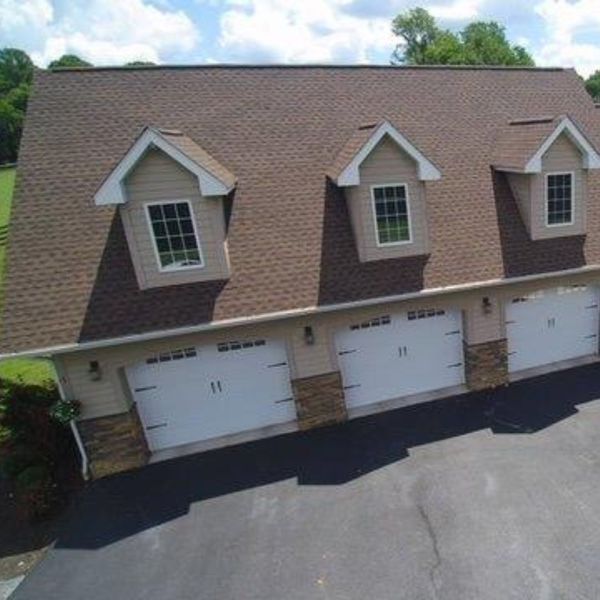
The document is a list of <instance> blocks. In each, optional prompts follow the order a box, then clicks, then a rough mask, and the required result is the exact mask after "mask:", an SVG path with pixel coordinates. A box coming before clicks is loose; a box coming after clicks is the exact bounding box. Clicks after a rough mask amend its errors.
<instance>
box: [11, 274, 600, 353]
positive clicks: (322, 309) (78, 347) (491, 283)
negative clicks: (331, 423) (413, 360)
mask: <svg viewBox="0 0 600 600" xmlns="http://www.w3.org/2000/svg"><path fill="white" fill-rule="evenodd" d="M586 273H590V274H593V273H596V274H599V275H600V264H597V265H589V266H585V267H579V268H576V269H566V270H564V271H550V272H548V273H542V274H536V275H523V276H521V277H512V278H510V279H488V280H485V281H474V282H470V283H461V284H456V285H448V286H444V287H439V288H429V289H425V290H421V291H418V292H409V293H406V294H394V295H391V296H381V297H378V298H370V299H367V300H356V301H354V302H342V303H338V304H327V305H323V306H308V307H305V308H296V309H291V310H282V311H276V312H272V313H263V314H260V315H254V316H242V317H235V318H232V319H223V320H221V321H212V322H210V323H200V324H198V325H188V326H185V327H177V328H173V329H162V330H158V331H149V332H146V333H139V334H131V335H124V336H121V337H116V338H106V339H103V340H94V341H90V342H78V343H72V344H62V345H57V346H47V347H42V348H35V349H33V350H25V351H22V352H12V353H5V354H0V360H4V359H8V358H17V357H25V356H52V355H55V354H66V353H70V352H78V351H83V350H96V349H98V348H109V347H110V346H119V345H121V344H134V343H137V342H145V341H148V340H156V339H160V338H165V337H176V336H179V335H186V334H189V333H201V332H204V331H213V330H218V329H226V328H228V327H237V326H241V325H251V324H255V323H268V322H270V321H278V320H281V319H291V318H295V317H306V316H311V315H317V314H323V313H329V312H335V311H338V310H348V309H352V308H361V307H366V306H379V305H380V304H388V303H390V302H402V301H404V300H412V299H417V298H429V297H432V296H439V295H441V294H449V293H457V292H467V291H475V290H480V289H486V288H489V287H504V286H506V285H512V284H515V283H524V282H528V281H544V280H545V279H550V278H552V277H568V276H570V275H584V274H586Z"/></svg>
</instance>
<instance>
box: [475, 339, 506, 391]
mask: <svg viewBox="0 0 600 600" xmlns="http://www.w3.org/2000/svg"><path fill="white" fill-rule="evenodd" d="M464 354H465V377H466V381H467V387H468V388H469V389H470V390H473V391H477V390H485V389H490V388H495V387H499V386H501V385H507V384H508V381H509V380H508V350H507V343H506V339H501V340H492V341H490V342H483V343H481V344H471V345H469V344H467V343H466V342H465V345H464Z"/></svg>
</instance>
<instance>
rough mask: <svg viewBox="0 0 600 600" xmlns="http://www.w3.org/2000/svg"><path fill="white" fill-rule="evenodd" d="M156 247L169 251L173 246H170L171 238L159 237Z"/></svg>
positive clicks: (162, 250) (159, 249)
mask: <svg viewBox="0 0 600 600" xmlns="http://www.w3.org/2000/svg"><path fill="white" fill-rule="evenodd" d="M156 247H157V248H158V251H159V252H168V251H169V250H170V249H171V248H170V247H169V240H168V239H167V238H157V240H156Z"/></svg>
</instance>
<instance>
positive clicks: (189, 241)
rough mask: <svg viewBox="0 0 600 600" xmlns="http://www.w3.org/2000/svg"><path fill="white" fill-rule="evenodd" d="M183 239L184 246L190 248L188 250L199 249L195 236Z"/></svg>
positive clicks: (187, 236)
mask: <svg viewBox="0 0 600 600" xmlns="http://www.w3.org/2000/svg"><path fill="white" fill-rule="evenodd" d="M183 239H184V244H185V247H186V248H188V249H195V248H196V247H197V245H196V238H195V236H193V235H186V236H185V237H184V238H183Z"/></svg>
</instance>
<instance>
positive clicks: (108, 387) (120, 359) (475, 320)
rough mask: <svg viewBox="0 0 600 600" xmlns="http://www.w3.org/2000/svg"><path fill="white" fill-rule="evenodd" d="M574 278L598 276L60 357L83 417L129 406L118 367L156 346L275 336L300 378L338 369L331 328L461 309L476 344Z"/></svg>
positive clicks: (498, 332) (160, 348) (497, 335)
mask: <svg viewBox="0 0 600 600" xmlns="http://www.w3.org/2000/svg"><path fill="white" fill-rule="evenodd" d="M575 283H593V284H595V285H598V284H599V283H600V279H598V277H596V278H594V279H592V277H591V276H590V275H589V274H582V275H579V276H571V277H562V278H559V277H557V278H552V279H548V280H545V281H537V282H530V283H522V284H518V285H513V286H506V287H497V288H488V289H482V290H475V291H472V292H457V293H448V294H444V295H441V296H438V297H430V298H423V299H415V300H407V301H404V302H395V303H386V304H381V305H379V306H370V307H364V308H356V309H351V310H345V311H336V312H332V313H322V314H318V315H313V316H307V317H303V318H300V317H298V318H294V319H289V320H285V321H278V322H272V323H263V324H257V325H248V326H240V327H234V328H231V329H223V330H217V331H212V332H206V333H196V334H189V335H183V336H178V337H173V338H163V339H159V340H153V341H148V342H142V343H136V344H125V345H121V346H115V347H112V348H105V349H99V350H93V351H92V350H90V351H85V352H80V353H76V354H70V355H65V356H64V359H63V364H64V373H65V375H66V377H67V380H68V384H69V385H68V389H70V393H71V395H72V396H73V397H74V398H77V399H78V400H80V401H81V402H82V405H83V410H82V418H84V419H85V418H92V417H98V416H105V415H110V414H116V413H119V412H123V411H125V410H127V408H128V406H129V398H128V396H127V392H126V389H125V388H124V386H123V382H122V378H121V377H120V373H121V372H122V371H123V369H124V368H125V367H127V366H130V365H133V364H136V363H137V362H140V361H142V360H145V359H146V358H148V357H149V356H152V355H153V354H156V353H158V352H162V351H166V350H173V349H177V348H185V347H188V346H196V345H198V346H199V345H203V344H216V343H219V342H224V341H232V340H245V339H259V338H270V339H279V340H283V341H284V342H285V343H286V347H287V351H288V358H289V361H290V371H291V377H292V379H302V378H305V377H312V376H315V375H319V374H324V373H330V372H332V371H337V370H338V369H339V367H338V363H337V354H336V351H335V343H334V336H335V332H336V331H337V330H338V329H340V328H343V327H348V326H350V325H351V324H353V323H360V322H362V321H366V320H368V319H372V318H374V317H378V316H382V315H386V314H395V313H399V312H406V311H409V310H415V309H420V308H442V309H445V310H460V311H461V312H462V314H463V315H464V321H463V322H464V336H465V341H466V342H467V343H468V344H479V343H484V342H487V341H492V340H494V339H501V338H504V337H506V332H505V325H504V316H503V315H504V303H505V302H509V301H510V299H511V298H513V297H515V296H518V295H521V294H524V293H528V292H531V291H534V290H536V289H543V288H552V287H557V286H559V285H569V284H575ZM486 296H487V297H488V298H490V301H491V302H492V311H491V312H490V313H485V312H484V310H483V298H484V297H486ZM306 326H311V327H312V328H313V332H314V338H315V342H314V344H313V345H308V344H306V342H305V340H304V327H306ZM93 360H96V361H98V362H99V363H100V366H101V369H102V379H101V380H100V381H91V379H90V377H89V374H88V372H87V370H88V366H89V362H90V361H93Z"/></svg>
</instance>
